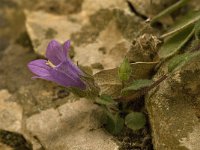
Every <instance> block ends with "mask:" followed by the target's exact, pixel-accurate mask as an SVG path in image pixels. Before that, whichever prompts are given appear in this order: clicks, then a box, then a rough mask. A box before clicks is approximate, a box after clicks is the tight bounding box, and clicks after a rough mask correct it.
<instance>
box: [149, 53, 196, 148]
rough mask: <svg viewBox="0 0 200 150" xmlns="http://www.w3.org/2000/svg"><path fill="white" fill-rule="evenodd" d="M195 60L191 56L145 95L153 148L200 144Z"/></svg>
mask: <svg viewBox="0 0 200 150" xmlns="http://www.w3.org/2000/svg"><path fill="white" fill-rule="evenodd" d="M199 64H200V61H199V57H198V58H195V59H193V60H192V61H190V62H189V63H188V64H186V65H185V66H183V67H182V68H181V69H180V70H179V71H177V72H175V73H174V74H172V76H171V77H169V78H168V79H167V80H166V81H164V82H162V83H161V84H160V85H159V87H158V88H156V89H155V90H153V91H152V92H151V93H150V94H149V95H148V97H147V98H146V107H147V109H148V112H149V117H150V123H151V126H152V135H153V142H154V148H155V150H161V149H162V150H165V149H166V150H198V149H199V148H200V139H199V137H200V122H199V117H200V95H199V87H200V82H199V81H200V65H199ZM164 68H166V67H165V66H163V69H162V70H160V73H158V74H162V73H163V72H165V71H164V70H165V69H164Z"/></svg>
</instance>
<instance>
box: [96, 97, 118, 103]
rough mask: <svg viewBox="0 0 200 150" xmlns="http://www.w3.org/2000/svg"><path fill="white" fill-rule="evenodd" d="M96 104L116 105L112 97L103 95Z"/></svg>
mask: <svg viewBox="0 0 200 150" xmlns="http://www.w3.org/2000/svg"><path fill="white" fill-rule="evenodd" d="M96 102H97V103H99V104H101V105H111V104H113V103H115V101H114V100H113V99H112V97H111V96H110V95H106V94H102V95H101V96H100V97H99V98H97V99H96Z"/></svg>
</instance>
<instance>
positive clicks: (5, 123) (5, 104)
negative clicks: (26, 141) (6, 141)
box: [0, 90, 23, 132]
mask: <svg viewBox="0 0 200 150" xmlns="http://www.w3.org/2000/svg"><path fill="white" fill-rule="evenodd" d="M10 96H11V95H10V93H8V91H7V90H1V91H0V121H1V124H0V129H2V130H8V131H14V132H20V131H21V129H22V118H23V117H22V112H23V110H22V107H21V106H19V105H18V104H17V103H15V102H9V101H7V100H8V98H9V97H10Z"/></svg>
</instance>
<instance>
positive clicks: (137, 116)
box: [125, 112, 146, 131]
mask: <svg viewBox="0 0 200 150" xmlns="http://www.w3.org/2000/svg"><path fill="white" fill-rule="evenodd" d="M125 124H126V126H127V127H128V128H130V129H132V130H134V131H135V130H139V129H141V128H144V126H145V124H146V118H145V116H144V114H143V113H140V112H131V113H129V114H128V115H127V116H126V118H125Z"/></svg>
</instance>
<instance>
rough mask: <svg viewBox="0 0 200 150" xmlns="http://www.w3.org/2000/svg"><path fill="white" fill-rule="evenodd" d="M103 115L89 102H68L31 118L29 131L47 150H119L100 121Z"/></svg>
mask: <svg viewBox="0 0 200 150" xmlns="http://www.w3.org/2000/svg"><path fill="white" fill-rule="evenodd" d="M101 115H102V112H101V110H99V108H98V107H97V106H95V105H94V104H92V103H91V102H89V101H88V100H85V99H81V100H79V101H76V102H73V103H67V104H65V105H62V106H60V107H58V108H57V109H48V110H45V111H42V112H41V113H39V114H35V115H33V116H31V117H29V118H28V119H27V121H26V125H27V129H28V130H29V131H30V132H31V134H32V135H33V136H35V137H37V138H38V139H39V141H40V142H41V143H42V145H43V147H44V148H45V149H48V150H55V149H59V150H66V149H67V150H79V149H80V150H93V149H95V150H102V149H104V150H116V149H118V146H117V144H116V143H115V142H114V140H113V139H112V138H113V137H112V136H111V135H109V134H108V133H106V132H105V131H104V130H103V129H102V128H101V124H100V122H99V120H98V119H99V118H101Z"/></svg>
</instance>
